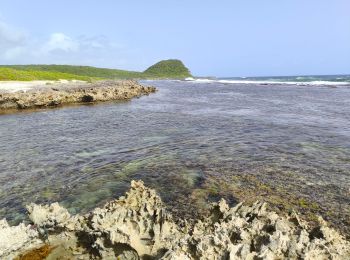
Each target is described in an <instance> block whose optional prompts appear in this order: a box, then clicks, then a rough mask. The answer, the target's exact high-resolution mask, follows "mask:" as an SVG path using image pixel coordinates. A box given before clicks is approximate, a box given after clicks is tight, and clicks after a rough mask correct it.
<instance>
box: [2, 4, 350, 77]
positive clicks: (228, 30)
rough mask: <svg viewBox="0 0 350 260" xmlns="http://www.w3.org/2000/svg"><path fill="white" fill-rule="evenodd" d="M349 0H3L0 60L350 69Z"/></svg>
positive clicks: (233, 72)
mask: <svg viewBox="0 0 350 260" xmlns="http://www.w3.org/2000/svg"><path fill="white" fill-rule="evenodd" d="M349 14H350V1H349V0H283V1H281V0H263V1H262V0H231V1H228V0H227V1H226V0H222V1H214V0H202V1H199V0H187V1H185V0H177V1H175V0H173V1H171V0H168V1H166V0H163V1H160V0H158V1H155V0H148V1H144V0H139V1H136V0H128V1H117V0H99V1H96V0H74V1H73V0H51V1H47V0H31V1H27V0H1V8H0V49H1V52H0V63H1V64H28V63H30V64H34V63H45V64H53V63H56V64H79V65H80V64H81V65H92V66H100V67H110V68H124V69H130V70H144V69H145V68H146V67H148V66H149V65H151V64H153V63H155V62H157V61H159V60H161V59H167V58H179V59H181V60H183V61H184V62H185V64H186V65H187V66H188V67H189V68H190V69H191V71H192V72H193V74H194V75H201V76H211V75H212V76H214V75H215V76H263V75H302V74H346V73H350V15H349Z"/></svg>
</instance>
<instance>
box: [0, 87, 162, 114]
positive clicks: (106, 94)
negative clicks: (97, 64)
mask: <svg viewBox="0 0 350 260" xmlns="http://www.w3.org/2000/svg"><path fill="white" fill-rule="evenodd" d="M155 91H156V88H154V87H148V86H143V85H140V84H139V83H138V82H137V81H133V80H125V81H116V80H109V81H97V82H94V83H87V82H83V83H66V84H59V83H56V84H52V85H46V86H37V87H34V88H33V89H30V90H28V91H18V92H12V93H11V92H10V93H8V92H3V93H0V111H1V110H11V109H29V108H47V107H57V106H61V105H66V104H74V103H91V102H104V101H112V100H129V99H131V98H133V97H139V96H141V95H148V94H150V93H153V92H155Z"/></svg>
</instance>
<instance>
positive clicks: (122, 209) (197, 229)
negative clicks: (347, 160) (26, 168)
mask: <svg viewBox="0 0 350 260" xmlns="http://www.w3.org/2000/svg"><path fill="white" fill-rule="evenodd" d="M209 208H210V210H209V212H208V214H207V215H205V216H201V217H200V218H199V219H197V220H195V221H194V222H193V223H190V222H187V221H186V220H182V221H181V220H179V221H174V218H173V217H172V215H171V214H170V213H169V212H168V211H167V209H166V207H165V205H164V204H163V202H162V200H161V198H160V197H159V196H158V195H157V193H156V192H155V190H153V189H150V188H147V187H146V186H144V184H143V182H142V181H132V182H131V188H130V190H129V192H127V193H126V195H125V196H122V197H120V198H119V199H116V200H113V201H110V202H108V203H107V204H106V205H105V206H104V207H102V208H96V209H94V210H93V211H91V212H90V213H87V214H86V215H71V214H70V213H69V212H68V211H67V210H66V209H65V208H63V207H61V206H60V205H59V204H58V203H53V204H51V205H46V206H43V205H37V204H33V203H32V204H30V205H28V206H27V210H28V213H29V219H30V220H31V223H30V224H29V225H28V224H24V223H21V224H19V225H17V226H10V225H9V224H8V223H7V221H6V219H3V220H0V257H1V258H4V259H44V258H45V259H46V258H48V259H163V260H170V259H173V260H177V259H179V260H180V259H181V260H186V259H188V260H190V259H208V260H209V259H284V258H288V259H316V258H317V259H349V257H350V244H349V242H348V241H346V240H345V238H344V237H343V236H341V235H340V234H339V233H338V232H337V231H335V230H333V229H332V228H329V227H328V225H327V223H326V222H325V221H324V220H323V219H322V218H319V221H318V225H317V226H309V225H308V223H307V222H305V221H303V220H302V219H300V217H299V215H298V214H297V213H295V212H291V213H289V214H282V213H280V214H277V213H276V212H273V211H271V210H270V209H268V205H267V204H266V203H264V202H259V201H257V202H255V203H253V204H250V205H247V204H246V203H239V204H237V205H236V206H235V207H232V208H230V207H229V206H228V204H227V203H226V201H225V200H224V199H221V200H220V202H218V203H212V204H211V205H210V207H209Z"/></svg>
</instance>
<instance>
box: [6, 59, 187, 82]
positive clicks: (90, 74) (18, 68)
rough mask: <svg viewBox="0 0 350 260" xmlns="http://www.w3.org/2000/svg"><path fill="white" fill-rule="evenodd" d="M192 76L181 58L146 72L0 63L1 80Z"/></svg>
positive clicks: (160, 64) (168, 61)
mask: <svg viewBox="0 0 350 260" xmlns="http://www.w3.org/2000/svg"><path fill="white" fill-rule="evenodd" d="M186 77H191V74H190V72H189V70H188V69H187V68H186V67H185V66H184V64H183V63H182V62H181V61H180V60H165V61H160V62H158V63H156V64H155V65H153V66H151V67H149V68H148V69H147V70H145V71H144V72H137V71H127V70H119V69H105V68H96V67H91V66H73V65H0V80H55V79H78V80H93V79H155V78H186Z"/></svg>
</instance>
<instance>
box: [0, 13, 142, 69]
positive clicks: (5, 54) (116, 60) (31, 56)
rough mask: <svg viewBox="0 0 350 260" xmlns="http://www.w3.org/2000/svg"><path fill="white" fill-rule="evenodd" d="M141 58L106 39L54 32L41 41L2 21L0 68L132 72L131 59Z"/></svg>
mask: <svg viewBox="0 0 350 260" xmlns="http://www.w3.org/2000/svg"><path fill="white" fill-rule="evenodd" d="M136 52H137V53H136ZM139 56H140V55H139V52H138V51H135V50H133V49H130V47H129V46H127V47H126V46H125V45H122V44H120V43H116V42H113V41H110V40H109V39H108V37H106V36H105V35H80V36H78V37H74V36H72V35H68V34H66V33H63V32H52V33H50V34H48V35H46V36H45V35H44V36H40V37H38V36H37V35H31V34H29V33H25V32H24V31H23V30H21V29H18V28H15V27H13V26H10V25H9V24H7V23H6V22H4V21H3V20H1V18H0V64H73V65H91V66H98V67H114V68H126V69H127V68H129V69H132V65H133V64H130V63H129V62H130V60H132V59H131V58H130V57H132V58H135V57H137V58H139ZM127 61H128V62H127Z"/></svg>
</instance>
